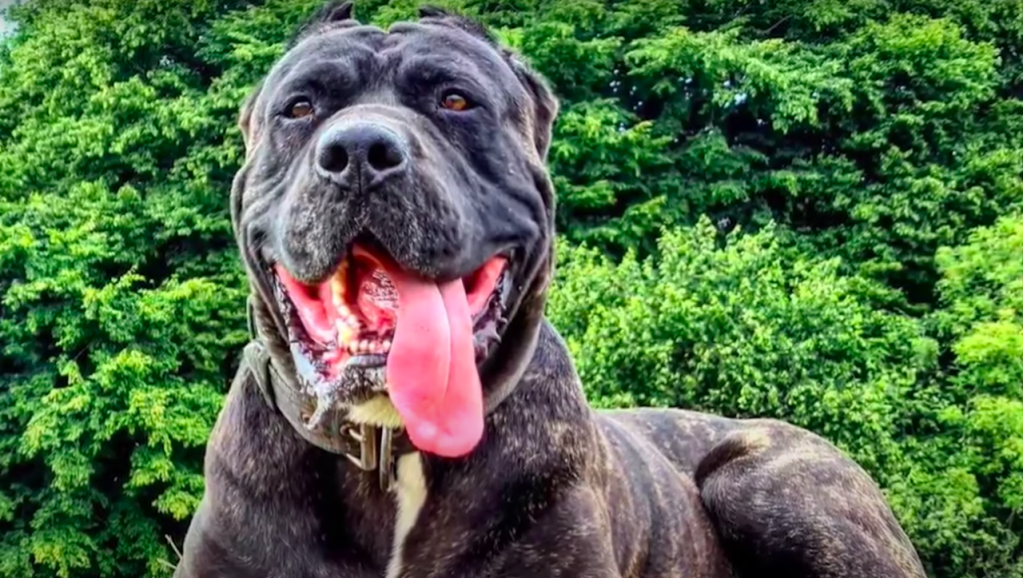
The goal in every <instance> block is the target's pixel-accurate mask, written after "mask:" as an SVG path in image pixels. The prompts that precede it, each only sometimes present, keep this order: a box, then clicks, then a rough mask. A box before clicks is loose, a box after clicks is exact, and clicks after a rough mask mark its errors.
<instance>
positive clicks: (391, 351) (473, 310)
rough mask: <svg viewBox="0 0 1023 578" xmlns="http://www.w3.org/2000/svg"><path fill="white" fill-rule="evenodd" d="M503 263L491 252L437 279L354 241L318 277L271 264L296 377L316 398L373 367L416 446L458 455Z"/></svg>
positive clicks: (477, 400) (504, 283)
mask: <svg viewBox="0 0 1023 578" xmlns="http://www.w3.org/2000/svg"><path fill="white" fill-rule="evenodd" d="M508 263H509V261H508V258H507V257H505V256H503V255H502V256H495V257H492V258H491V259H489V260H488V261H486V262H485V263H484V264H483V265H482V266H481V267H480V268H479V269H477V270H476V271H474V272H473V273H472V274H470V275H468V276H466V277H464V278H462V279H455V280H452V281H447V282H437V281H434V280H431V279H428V278H425V277H423V276H420V275H417V274H415V273H411V272H409V271H407V270H404V269H403V268H402V267H400V266H399V265H398V264H397V263H395V261H394V260H393V259H391V258H390V257H389V256H388V255H387V254H386V253H385V252H384V251H382V250H380V249H378V248H376V247H375V246H373V245H371V244H355V245H353V246H352V247H351V249H350V250H349V251H348V254H347V255H346V257H345V259H343V260H342V262H341V264H340V266H339V267H338V268H337V269H336V270H335V271H334V273H333V274H332V275H331V276H330V277H329V278H327V279H326V280H324V281H322V282H320V283H317V284H306V283H302V282H299V281H297V280H296V279H295V278H294V277H292V275H291V274H290V273H289V272H288V271H287V270H286V269H285V268H284V267H283V266H281V265H279V264H278V265H276V266H274V267H273V272H274V278H275V279H276V281H277V283H276V289H277V291H276V293H277V300H278V306H279V307H280V310H281V312H282V313H283V314H284V317H285V320H286V322H287V328H288V332H289V335H288V338H289V341H290V342H291V350H292V356H293V357H294V361H295V365H296V368H297V369H298V373H299V375H300V378H301V379H304V381H306V382H307V384H308V385H312V386H313V389H314V390H316V391H317V394H318V395H319V397H320V398H322V397H323V395H322V394H323V391H325V390H327V391H332V392H336V391H338V390H339V389H341V388H342V387H343V383H342V382H344V381H345V380H346V379H349V378H351V377H352V375H353V373H358V374H366V373H372V374H374V375H376V376H377V380H378V381H382V382H383V383H378V385H379V386H382V387H381V389H383V391H382V392H381V393H385V394H386V395H388V396H389V397H390V400H391V403H392V404H393V405H394V407H395V409H396V410H397V411H398V413H399V415H400V416H401V418H402V423H403V425H404V426H405V428H406V430H407V431H408V434H409V438H410V440H411V441H412V442H413V444H415V445H416V446H417V447H418V448H419V449H420V450H423V451H426V452H429V453H433V454H437V455H442V456H446V457H457V456H461V455H465V454H466V453H468V452H469V451H471V450H472V449H473V448H474V447H475V446H476V445H477V443H478V442H479V440H480V438H481V437H482V433H483V393H482V386H481V384H480V377H479V371H478V368H477V365H478V363H480V362H482V361H483V360H484V359H485V358H486V357H487V355H488V354H489V352H490V350H491V348H492V347H494V346H495V345H496V344H497V343H498V342H499V339H500V338H499V332H500V330H501V329H502V328H503V324H504V323H505V321H504V318H503V315H504V311H505V307H506V305H507V303H506V300H507V298H508V294H509V288H510V283H509V281H508V279H507V276H508ZM381 370H382V371H381ZM381 378H382V379H381ZM321 401H322V399H321ZM321 405H322V403H321Z"/></svg>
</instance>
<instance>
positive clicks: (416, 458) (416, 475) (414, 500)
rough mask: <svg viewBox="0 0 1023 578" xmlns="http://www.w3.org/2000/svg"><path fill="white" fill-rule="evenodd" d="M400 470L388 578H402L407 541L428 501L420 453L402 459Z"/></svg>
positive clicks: (400, 459) (396, 490) (398, 468)
mask: <svg viewBox="0 0 1023 578" xmlns="http://www.w3.org/2000/svg"><path fill="white" fill-rule="evenodd" d="M397 470H398V474H397V483H396V484H395V486H394V500H395V504H396V506H397V512H396V514H395V520H394V540H393V543H392V545H391V554H390V558H389V559H388V562H387V574H386V578H399V577H400V576H402V573H403V572H404V570H405V540H406V539H407V538H408V534H409V532H410V531H411V530H412V528H413V526H415V524H416V522H417V521H418V519H419V515H420V513H421V512H422V509H423V505H424V504H425V503H426V497H427V490H426V478H425V477H424V475H423V461H422V458H421V457H420V455H419V454H418V453H412V454H407V455H404V456H402V457H401V458H399V459H398V467H397Z"/></svg>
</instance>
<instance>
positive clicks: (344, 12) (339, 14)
mask: <svg viewBox="0 0 1023 578" xmlns="http://www.w3.org/2000/svg"><path fill="white" fill-rule="evenodd" d="M354 8H355V6H354V4H353V3H352V2H351V1H345V2H338V1H336V0H334V1H331V2H327V3H326V4H324V5H323V6H322V7H320V9H319V10H317V11H316V14H313V16H312V17H311V18H310V19H309V20H307V21H306V23H305V24H303V25H302V26H301V27H300V28H299V29H298V32H297V33H296V34H295V36H294V38H292V39H291V42H289V43H288V46H287V48H288V49H290V48H292V47H293V46H295V45H296V44H298V43H299V42H300V41H301V40H302V39H304V38H306V37H308V36H312V35H313V34H317V33H319V32H323V31H325V30H328V29H332V28H340V27H343V26H355V25H358V22H356V21H355V19H354V17H353V12H354Z"/></svg>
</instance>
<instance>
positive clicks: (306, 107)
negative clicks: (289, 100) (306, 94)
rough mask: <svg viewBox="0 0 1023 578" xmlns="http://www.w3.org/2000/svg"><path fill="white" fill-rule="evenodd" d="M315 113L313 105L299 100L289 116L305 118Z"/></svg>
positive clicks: (290, 110) (292, 107) (292, 106)
mask: <svg viewBox="0 0 1023 578" xmlns="http://www.w3.org/2000/svg"><path fill="white" fill-rule="evenodd" d="M312 113H313V105H312V103H311V102H309V101H308V100H299V101H296V102H295V104H292V105H291V109H289V110H288V116H289V117H290V118H305V117H307V116H309V115H310V114H312Z"/></svg>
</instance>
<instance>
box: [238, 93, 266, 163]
mask: <svg viewBox="0 0 1023 578" xmlns="http://www.w3.org/2000/svg"><path fill="white" fill-rule="evenodd" d="M262 90H263V82H262V81H260V82H259V84H257V85H256V86H255V87H254V88H253V89H252V92H250V93H249V96H248V97H246V98H245V102H244V103H242V107H241V111H239V113H238V128H239V129H241V131H242V142H243V143H244V144H245V154H246V155H248V154H249V153H250V152H251V150H252V143H253V142H255V140H256V138H257V137H258V135H257V134H256V133H257V131H258V130H259V127H257V126H256V123H255V122H254V119H253V115H252V113H253V109H254V108H255V106H256V99H257V98H258V97H259V93H260V92H261V91H262Z"/></svg>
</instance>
